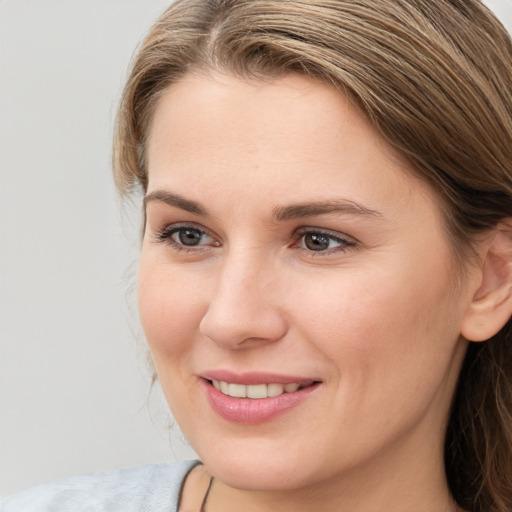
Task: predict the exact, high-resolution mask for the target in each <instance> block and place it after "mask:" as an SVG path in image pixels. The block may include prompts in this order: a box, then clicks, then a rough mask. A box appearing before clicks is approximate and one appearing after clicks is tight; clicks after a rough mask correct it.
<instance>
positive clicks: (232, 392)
mask: <svg viewBox="0 0 512 512" xmlns="http://www.w3.org/2000/svg"><path fill="white" fill-rule="evenodd" d="M210 384H211V385H212V386H213V387H214V388H215V389H216V390H217V391H220V392H221V393H222V394H224V395H226V396H230V397H232V398H251V399H254V400H257V399H262V398H273V397H277V396H280V395H283V394H284V393H294V392H295V391H299V390H300V389H304V388H307V387H309V386H312V385H313V384H315V382H314V381H308V382H301V383H300V384H299V383H296V382H291V383H289V384H278V383H271V384H252V385H245V384H235V383H233V382H224V381H219V380H215V379H212V380H210Z"/></svg>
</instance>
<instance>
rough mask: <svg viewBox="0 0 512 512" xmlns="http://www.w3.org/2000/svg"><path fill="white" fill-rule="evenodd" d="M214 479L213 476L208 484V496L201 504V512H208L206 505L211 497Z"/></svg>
mask: <svg viewBox="0 0 512 512" xmlns="http://www.w3.org/2000/svg"><path fill="white" fill-rule="evenodd" d="M213 481H214V477H213V476H212V477H211V478H210V483H209V484H208V489H206V494H205V495H204V498H203V502H202V503H201V508H200V509H199V512H206V504H207V503H208V498H209V496H210V491H211V489H212V486H213Z"/></svg>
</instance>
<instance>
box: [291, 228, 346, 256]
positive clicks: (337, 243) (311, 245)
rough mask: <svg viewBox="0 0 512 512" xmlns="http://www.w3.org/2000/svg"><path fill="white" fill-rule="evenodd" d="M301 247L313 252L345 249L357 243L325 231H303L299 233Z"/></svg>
mask: <svg viewBox="0 0 512 512" xmlns="http://www.w3.org/2000/svg"><path fill="white" fill-rule="evenodd" d="M298 245H299V247H300V248H301V249H305V250H307V251H313V252H329V251H331V250H333V251H343V250H345V249H347V248H348V247H352V246H354V245H356V244H355V242H354V241H352V240H349V239H346V238H342V237H341V236H336V235H333V234H330V233H326V232H323V231H313V230H308V231H303V232H302V233H299V244H298Z"/></svg>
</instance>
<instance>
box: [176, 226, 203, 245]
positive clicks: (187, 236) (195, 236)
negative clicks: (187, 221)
mask: <svg viewBox="0 0 512 512" xmlns="http://www.w3.org/2000/svg"><path fill="white" fill-rule="evenodd" d="M178 238H179V239H180V243H182V244H183V245H198V244H199V242H200V241H201V231H198V230H197V229H183V230H181V231H180V232H179V234H178Z"/></svg>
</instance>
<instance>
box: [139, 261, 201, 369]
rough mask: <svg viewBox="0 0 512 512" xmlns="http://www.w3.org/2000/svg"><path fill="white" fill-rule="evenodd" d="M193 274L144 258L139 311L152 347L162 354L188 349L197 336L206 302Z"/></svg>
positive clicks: (147, 338)
mask: <svg viewBox="0 0 512 512" xmlns="http://www.w3.org/2000/svg"><path fill="white" fill-rule="evenodd" d="M196 281H198V278H197V277H194V275H193V274H187V275H185V274H183V271H182V272H180V271H178V270H176V269H173V268H172V267H171V266H169V265H166V264H159V263H156V262H153V263H152V262H151V261H146V260H145V259H144V257H142V258H141V263H140V268H139V281H138V297H139V312H140V317H141V322H142V326H143V329H144V333H145V335H146V340H147V342H148V345H149V348H150V350H151V352H152V354H153V358H154V359H155V364H157V365H158V360H157V359H158V358H159V357H169V358H170V360H171V361H173V362H176V359H175V358H174V357H175V356H176V355H178V354H180V353H182V352H184V351H187V350H188V349H189V347H190V346H191V345H192V344H191V339H192V338H193V337H194V336H195V335H196V333H197V329H198V326H199V323H200V321H201V318H202V317H203V315H204V311H205V309H206V304H205V303H204V301H202V300H201V297H200V290H201V287H200V283H199V282H196Z"/></svg>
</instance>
